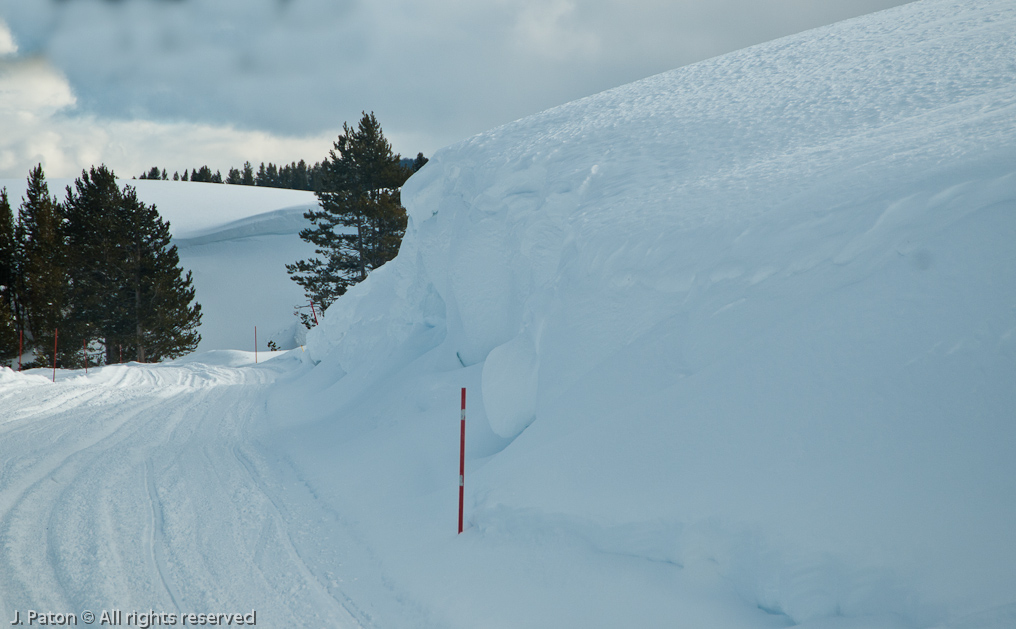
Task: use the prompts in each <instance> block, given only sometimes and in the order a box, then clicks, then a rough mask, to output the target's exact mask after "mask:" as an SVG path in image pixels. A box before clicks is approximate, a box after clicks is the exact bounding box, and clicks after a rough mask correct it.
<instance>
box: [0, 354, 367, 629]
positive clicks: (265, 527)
mask: <svg viewBox="0 0 1016 629" xmlns="http://www.w3.org/2000/svg"><path fill="white" fill-rule="evenodd" d="M220 356H222V357H224V358H225V360H222V361H221V362H222V363H223V364H219V365H208V364H202V363H196V362H182V363H175V364H163V365H137V364H132V365H127V366H110V367H106V368H104V369H101V370H96V369H93V370H91V373H90V374H89V375H88V376H85V375H83V373H81V372H58V374H57V382H56V383H55V384H54V383H52V382H50V381H49V379H48V378H46V377H45V376H44V375H42V374H43V373H44V372H42V371H40V370H36V371H35V372H33V374H29V375H17V376H15V375H12V374H11V372H10V371H7V372H6V375H5V376H4V386H3V387H0V566H2V569H0V608H2V609H3V611H4V616H5V617H7V619H8V621H11V620H13V619H14V618H15V617H16V613H20V614H21V619H22V621H23V622H24V621H25V617H26V614H27V613H28V611H29V610H34V611H36V612H53V613H74V614H78V615H79V617H80V615H81V614H83V613H84V612H85V611H86V610H88V611H91V612H92V613H94V614H96V615H97V616H99V615H100V614H101V613H102V611H104V610H111V609H120V610H123V613H124V614H125V615H126V614H127V613H130V612H131V611H138V612H150V611H155V612H167V613H177V614H187V613H204V614H208V613H227V614H229V613H243V614H249V613H250V612H251V611H253V610H256V611H257V621H258V623H259V624H262V625H267V626H280V625H281V624H285V625H291V626H332V627H342V626H359V625H369V624H370V618H369V616H365V615H364V614H363V612H361V611H359V610H357V609H356V608H355V607H354V606H353V605H352V604H351V603H350V602H349V601H348V599H346V598H345V597H344V596H343V595H342V593H341V588H340V587H339V581H340V579H339V578H338V577H335V576H334V575H331V574H330V573H327V572H324V571H323V569H318V568H316V567H315V566H322V565H325V564H324V562H322V561H320V560H321V559H325V558H324V557H322V556H321V555H320V553H318V552H317V551H316V550H312V547H313V546H314V545H315V544H314V542H313V536H312V535H310V534H309V532H310V530H311V529H313V530H314V531H317V530H319V529H317V528H316V526H317V525H320V522H317V523H309V522H306V518H308V517H315V516H314V515H313V514H312V513H311V512H312V511H313V507H309V509H310V510H311V511H308V510H307V509H308V507H307V506H306V505H307V504H308V501H303V502H301V501H300V497H299V488H297V489H295V490H294V489H293V487H292V485H294V484H297V485H298V482H297V481H295V480H294V478H289V479H286V478H285V474H286V473H285V471H284V470H285V469H288V468H287V467H286V465H285V464H284V462H280V461H278V460H275V461H271V462H269V461H268V460H267V457H270V456H271V455H270V454H267V453H266V452H267V450H266V449H265V448H264V447H263V445H261V443H260V442H259V438H258V435H262V436H263V435H264V434H265V431H264V428H265V425H266V416H265V406H266V404H265V401H266V399H267V395H268V388H269V386H270V385H271V383H272V382H274V381H275V380H276V379H277V378H278V377H279V375H280V374H281V373H284V372H286V371H287V367H286V366H284V365H285V364H286V362H287V361H284V360H279V361H270V362H268V363H264V362H262V364H260V365H257V366H255V365H240V364H238V363H242V362H243V361H242V360H241V358H242V357H243V354H241V353H239V352H226V353H222V354H220ZM273 363H278V364H277V365H274V366H273ZM280 470H281V471H280ZM297 503H299V504H303V505H304V510H303V511H302V512H301V513H300V514H299V517H294V515H296V514H294V513H292V512H287V510H288V509H291V506H287V505H292V504H297ZM309 503H310V504H311V505H313V501H309ZM320 517H327V515H322V516H320ZM308 525H310V526H309V527H308ZM330 528H333V529H334V528H336V527H330ZM346 546H350V545H346ZM352 546H353V547H354V548H355V544H353V545H352ZM309 549H310V550H309ZM308 554H310V555H311V556H312V557H314V558H316V559H317V560H318V561H316V562H314V561H311V562H308V560H307V556H308ZM327 559H328V560H329V561H331V560H334V559H335V558H334V557H328V558H327ZM333 565H334V564H333Z"/></svg>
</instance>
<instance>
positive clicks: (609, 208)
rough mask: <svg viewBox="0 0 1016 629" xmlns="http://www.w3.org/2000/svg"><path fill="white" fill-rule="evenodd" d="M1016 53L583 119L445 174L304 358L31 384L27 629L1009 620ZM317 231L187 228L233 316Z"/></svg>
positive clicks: (6, 467)
mask: <svg viewBox="0 0 1016 629" xmlns="http://www.w3.org/2000/svg"><path fill="white" fill-rule="evenodd" d="M1013 33H1016V2H1012V1H1011V0H984V1H974V2H964V3H956V2H952V1H944V0H922V1H920V2H915V3H912V4H908V5H905V6H902V7H898V8H896V9H892V10H889V11H885V12H881V13H877V14H873V15H870V16H865V17H862V18H858V19H855V20H851V21H847V22H843V23H839V24H836V25H833V26H829V27H825V28H821V29H817V30H813V31H809V32H806V33H802V34H800V35H796V36H793V37H789V38H784V39H781V40H777V41H774V42H770V43H767V44H763V45H760V46H756V47H753V48H749V49H746V50H743V51H740V52H736V53H733V54H730V55H725V56H723V57H718V58H716V59H712V60H709V61H706V62H702V63H699V64H695V65H693V66H688V67H685V68H680V69H677V70H674V71H672V72H668V73H664V74H661V75H658V76H655V77H650V78H648V79H645V80H643V81H640V82H637V83H633V84H630V85H626V86H622V87H619V88H617V89H614V90H610V91H608V92H604V93H602V94H598V95H595V96H592V97H589V98H586V99H583V100H580V101H576V102H573V103H568V104H566V105H563V106H561V107H558V108H555V109H552V110H549V111H546V112H543V113H540V114H537V115H535V116H532V117H529V118H525V119H523V120H520V121H517V122H515V123H512V124H509V125H506V126H504V127H501V128H498V129H494V130H491V131H489V132H487V133H484V134H481V135H479V136H476V137H474V138H471V139H469V140H466V141H464V142H462V143H459V144H456V145H453V146H450V147H447V148H446V149H444V150H442V151H440V152H438V153H436V154H435V155H434V156H433V158H432V159H431V161H430V162H429V163H428V164H427V165H426V166H425V167H424V168H423V169H422V170H421V171H420V172H418V173H417V174H416V175H414V176H413V177H412V178H411V179H410V180H409V182H407V184H406V186H405V188H404V189H403V201H404V203H405V204H406V206H407V208H408V210H409V214H410V225H409V229H408V231H407V235H406V239H405V241H404V242H403V246H402V249H401V251H400V253H399V256H398V258H396V259H395V260H394V261H393V262H391V263H389V264H387V265H385V266H384V267H382V268H380V269H378V270H377V271H375V272H374V273H373V274H372V275H371V277H370V278H369V279H368V281H366V282H364V283H363V284H360V285H358V286H357V287H355V288H353V289H352V290H351V291H350V292H349V293H347V294H346V295H345V296H343V297H342V298H341V299H340V300H339V301H337V302H336V303H335V304H334V305H333V306H332V307H331V308H330V309H329V310H328V311H327V313H326V314H325V316H324V318H323V321H322V324H321V325H320V326H318V327H317V328H315V329H314V330H312V331H311V332H310V333H309V335H308V339H307V345H306V347H305V348H296V349H294V350H292V351H290V352H285V353H273V354H271V355H270V356H268V355H264V354H263V353H259V355H258V357H257V361H258V362H257V363H254V356H253V355H252V353H251V352H244V351H236V350H243V349H248V347H249V346H247V345H246V342H245V340H244V336H245V334H246V331H245V330H243V327H244V325H246V323H244V324H241V323H239V322H236V323H235V327H236V329H237V334H238V336H237V337H236V338H237V339H239V340H238V341H237V342H236V344H235V345H232V346H222V347H221V348H217V349H221V350H222V351H217V352H211V353H199V354H196V355H194V356H190V357H187V358H186V359H181V360H178V361H174V362H172V363H168V364H162V365H138V364H131V365H128V366H114V367H107V368H104V369H101V370H94V369H93V370H92V371H91V372H90V373H89V374H87V375H85V374H83V373H81V372H63V371H60V372H58V375H57V382H56V383H55V384H54V383H51V382H49V381H48V377H49V376H50V372H47V371H45V370H36V371H33V372H29V373H27V374H14V373H11V372H9V371H4V372H0V400H2V401H0V433H2V434H3V439H0V461H3V467H2V469H0V539H2V540H3V543H2V544H0V555H2V557H0V563H2V565H5V566H10V568H9V569H8V570H6V571H0V607H2V608H3V609H4V610H5V611H6V613H7V614H8V615H9V616H11V618H13V610H15V609H21V610H25V609H30V608H36V609H38V608H40V607H44V606H49V607H51V608H53V610H54V611H56V610H64V609H68V610H69V609H84V608H88V606H91V607H93V608H96V609H98V608H100V607H103V606H105V607H107V608H108V607H114V606H119V607H121V608H125V607H129V606H131V605H133V606H136V607H137V608H138V609H141V608H144V609H146V610H147V609H149V608H150V607H154V608H156V609H157V610H165V611H179V612H191V611H193V612H198V613H200V612H205V613H207V612H210V611H222V612H243V613H247V612H248V611H249V610H250V609H252V608H256V609H257V610H258V614H259V618H258V619H259V621H262V619H263V622H264V623H265V624H266V625H267V626H364V627H390V626H412V627H477V626H484V627H519V626H533V627H557V626H591V627H617V626H689V627H716V628H719V629H724V628H728V627H729V628H734V627H737V628H741V627H752V628H756V627H757V628H762V627H786V626H801V627H805V628H807V629H858V628H862V627H863V628H893V629H896V628H916V627H940V628H946V627H948V628H952V629H974V628H988V629H1002V628H1008V627H1011V626H1013V624H1014V622H1016V597H1014V594H1013V592H1016V533H1014V530H1013V527H1012V525H1011V524H1012V522H1014V521H1016V463H1013V461H1014V460H1016V457H1014V456H1013V454H1014V452H1016V425H1014V424H1013V422H1012V419H1013V417H1016V388H1014V386H1013V384H1014V383H1016V283H1014V281H1013V279H1014V277H1016V249H1014V247H1013V246H1012V243H1013V242H1014V238H1016V148H1014V147H1016V142H1014V140H1016V125H1014V124H1013V120H1016V116H1014V114H1016V87H1014V86H1013V83H1012V80H1011V78H1012V76H1013V73H1014V70H1016V66H1014V64H1013V61H1012V59H1013V57H1012V50H1013V44H1014V41H1013ZM139 183H141V182H139ZM154 183H158V182H154ZM178 185H179V186H181V187H179V188H172V189H171V188H168V187H167V188H166V190H172V191H173V194H176V192H175V191H177V190H185V188H183V187H182V184H178ZM192 185H193V184H192ZM218 188H229V186H218ZM139 192H140V188H139ZM254 192H256V189H255V190H254ZM142 198H145V197H142ZM309 202H312V200H302V201H301V200H297V201H289V200H285V201H282V200H281V199H279V200H276V199H272V200H271V202H270V203H268V202H266V204H265V205H264V206H259V207H258V208H256V209H254V208H253V206H252V208H251V209H250V210H249V211H247V213H244V214H242V215H240V214H230V215H229V216H228V217H227V216H226V214H223V215H222V218H221V220H219V218H216V219H215V220H212V219H211V218H207V217H206V216H205V215H202V216H201V218H202V220H206V222H204V223H200V221H197V220H195V221H194V223H193V224H192V226H191V227H188V230H189V231H187V232H186V233H185V234H181V233H180V232H174V233H175V236H176V237H177V238H179V242H180V243H182V244H181V251H182V252H186V251H187V250H188V249H189V250H190V251H191V253H190V254H189V256H190V257H189V258H188V259H189V260H190V262H189V264H193V265H195V266H194V268H195V269H200V268H201V266H200V265H201V264H205V265H206V268H208V269H209V270H210V271H209V275H217V277H218V278H219V280H218V281H220V285H219V286H217V287H215V288H213V289H212V290H211V291H208V290H205V291H204V292H203V289H202V284H200V283H199V284H198V299H199V301H201V300H202V299H204V300H206V301H204V302H203V303H206V304H207V306H206V307H207V308H208V312H213V311H219V312H230V311H231V308H233V307H234V306H233V305H232V304H230V306H229V307H226V305H225V304H226V302H232V301H233V300H236V299H240V298H241V297H240V296H239V295H238V294H235V293H239V292H241V291H242V290H247V291H248V292H250V291H249V289H250V288H251V287H252V286H257V283H256V282H255V281H252V278H259V277H260V274H261V273H265V274H267V273H268V272H269V268H268V262H269V261H268V260H267V258H268V257H269V256H275V255H278V256H280V257H281V254H282V252H283V251H284V250H285V248H286V247H289V246H295V242H294V241H296V239H295V237H294V233H295V231H296V225H297V223H298V220H297V219H296V217H295V215H294V212H295V210H291V209H287V208H294V207H297V206H299V205H300V204H301V203H309ZM252 203H253V201H252ZM172 205H173V203H171V202H167V203H166V206H167V207H170V206H172ZM182 206H183V205H181V207H182ZM161 209H162V206H161V205H160V210H161ZM231 211H232V210H231ZM245 211H246V210H245ZM243 247H248V248H247V249H244V248H243ZM202 248H204V249H202ZM276 249H277V251H275V250H276ZM259 252H260V255H261V256H262V257H263V258H265V260H264V266H258V265H259V264H261V258H259ZM286 253H287V255H291V254H290V253H289V252H286ZM287 261H289V260H287ZM234 273H235V274H236V275H233V274H234ZM196 277H198V276H197V272H196ZM232 277H236V278H237V279H236V280H232V279H230V278H232ZM266 277H267V275H266ZM264 281H266V282H269V283H271V282H275V281H276V280H274V279H273V280H264ZM279 281H281V280H279ZM286 281H288V280H286ZM290 283H291V282H290ZM266 285H268V284H266ZM270 285H271V286H274V284H270ZM209 286H210V284H209ZM230 286H236V287H237V289H236V291H235V293H230V292H229V287H230ZM294 286H295V285H294ZM276 294H277V293H276V291H275V290H274V289H272V290H268V291H265V292H263V293H260V294H258V295H257V296H256V297H247V298H246V299H248V300H249V301H247V302H243V303H246V304H253V302H255V301H263V302H265V303H268V302H274V301H278V299H277V298H276ZM287 300H288V301H286V302H285V307H286V308H290V309H291V308H292V305H293V304H294V303H296V302H294V301H292V299H290V298H288V297H287ZM238 303H239V302H238ZM246 307H248V308H255V307H256V304H254V305H248V306H246ZM237 316H238V315H237ZM244 316H246V315H244ZM264 318H268V317H267V315H265V317H264ZM224 320H225V318H224ZM210 321H212V320H211V319H210ZM217 327H222V328H226V327H228V326H227V324H226V323H224V322H219V323H214V325H212V329H215V328H217ZM259 332H260V330H259ZM223 338H225V336H223ZM227 349H228V350H233V351H227ZM460 387H465V388H466V389H467V444H466V455H467V460H466V474H465V488H466V489H465V507H466V530H465V532H464V533H463V534H462V535H457V534H456V530H455V519H456V508H457V491H458V490H457V487H458V447H459V442H458V436H459V433H458V431H459V389H460ZM209 481H211V482H209ZM113 497H115V499H114V498H113ZM39 522H46V523H47V526H48V528H46V529H44V528H43V527H40V526H38V523H39ZM33 606H34V607H33Z"/></svg>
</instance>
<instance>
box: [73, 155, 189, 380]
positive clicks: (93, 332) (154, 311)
mask: <svg viewBox="0 0 1016 629" xmlns="http://www.w3.org/2000/svg"><path fill="white" fill-rule="evenodd" d="M64 205H65V207H66V214H67V228H66V232H67V242H68V246H69V251H70V252H71V254H70V255H71V259H72V261H73V264H71V269H72V273H71V275H72V278H71V283H72V293H71V296H72V302H71V307H70V308H69V315H68V323H67V325H66V327H67V329H68V334H67V335H66V336H67V337H68V342H72V343H73V344H74V347H76V348H80V347H81V345H82V342H84V343H86V344H88V345H89V346H93V345H95V344H99V345H101V346H102V347H103V348H104V350H105V356H104V360H105V362H107V363H110V362H116V361H117V360H118V358H119V353H120V348H121V347H122V348H123V349H124V350H127V353H128V355H133V356H135V357H136V358H137V360H138V361H142V362H144V361H158V360H162V359H164V358H173V357H176V356H180V355H182V354H185V353H187V352H189V351H193V350H194V348H195V347H197V343H198V341H199V340H200V336H199V335H198V333H197V331H196V328H197V326H198V325H199V323H200V321H201V307H200V306H199V305H197V304H194V305H191V302H192V301H193V299H194V288H193V286H192V285H191V284H192V278H191V275H190V273H188V274H187V275H186V276H184V275H183V270H182V269H181V268H180V266H179V262H180V258H179V255H178V254H177V251H176V246H175V245H172V244H171V243H170V235H169V225H168V224H166V223H165V222H163V221H162V219H161V218H160V217H159V214H158V211H157V210H156V209H155V207H154V206H149V205H146V204H144V203H142V202H140V201H139V200H138V198H137V193H136V191H135V190H134V188H131V187H129V186H127V187H124V189H123V190H120V189H119V188H118V187H117V182H116V176H115V175H114V174H113V172H112V171H111V170H109V169H108V168H106V167H105V166H100V167H99V168H92V169H91V170H90V171H89V172H82V174H81V178H79V179H78V180H76V181H75V187H74V189H71V188H68V190H67V200H66V202H65V204H64ZM62 338H63V337H62Z"/></svg>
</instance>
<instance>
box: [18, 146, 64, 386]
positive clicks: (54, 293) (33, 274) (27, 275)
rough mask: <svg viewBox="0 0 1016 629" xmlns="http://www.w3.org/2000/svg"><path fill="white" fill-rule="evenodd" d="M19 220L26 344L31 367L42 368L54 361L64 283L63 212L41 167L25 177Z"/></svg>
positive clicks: (61, 316) (62, 308) (37, 167)
mask: <svg viewBox="0 0 1016 629" xmlns="http://www.w3.org/2000/svg"><path fill="white" fill-rule="evenodd" d="M19 218H20V229H19V230H18V232H19V233H18V234H17V240H18V242H19V243H21V260H22V263H23V265H24V266H23V271H22V278H23V280H24V288H23V295H22V297H21V301H22V304H21V306H22V308H23V309H24V313H25V319H26V321H25V323H26V324H27V325H26V326H25V328H26V343H29V342H30V344H31V347H32V348H34V349H35V352H36V357H37V360H36V362H35V363H34V364H36V365H39V366H43V367H45V366H49V365H51V364H52V361H53V340H54V338H53V336H54V334H55V333H56V332H55V330H56V329H57V328H58V327H59V325H60V323H61V322H62V319H63V312H64V306H65V302H66V293H67V280H66V276H65V273H66V247H65V245H64V236H63V210H62V208H61V207H60V205H59V204H58V203H57V201H56V199H55V198H53V197H51V196H50V194H49V184H47V183H46V175H45V173H44V172H43V170H42V165H41V164H39V165H38V166H36V167H35V168H33V169H32V170H31V171H30V173H29V175H28V190H27V191H26V192H25V197H24V198H23V199H22V202H21V207H20V209H19Z"/></svg>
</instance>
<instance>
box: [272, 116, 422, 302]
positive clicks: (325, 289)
mask: <svg viewBox="0 0 1016 629" xmlns="http://www.w3.org/2000/svg"><path fill="white" fill-rule="evenodd" d="M399 161H400V157H399V155H398V154H396V153H393V152H392V147H391V144H390V143H389V142H388V140H386V139H385V137H384V134H383V133H382V131H381V125H380V124H379V123H378V121H377V118H375V116H374V114H373V113H370V114H367V113H364V114H363V118H361V120H360V122H359V125H358V126H357V128H356V129H353V128H351V127H350V126H349V125H348V124H343V133H342V134H341V135H339V138H338V140H337V141H336V142H335V144H334V148H333V150H331V151H330V152H329V156H328V159H326V160H325V163H324V164H323V171H324V172H323V175H322V181H321V186H322V189H321V190H320V191H317V192H315V194H316V195H317V198H318V201H319V203H320V206H321V209H320V210H312V211H310V212H307V213H306V214H305V215H304V216H306V217H307V218H308V219H310V221H311V222H312V223H314V227H313V228H312V229H305V230H303V231H301V232H300V237H301V238H302V239H304V240H306V241H308V242H310V243H312V244H314V245H316V247H317V249H316V250H315V252H316V253H317V254H318V255H320V256H322V257H321V258H311V259H308V260H301V261H298V262H296V263H294V264H287V265H286V270H287V271H289V273H290V274H291V275H292V276H293V281H295V282H296V283H298V284H300V286H303V288H304V291H305V293H306V294H307V296H308V297H309V298H310V299H311V300H313V301H314V302H315V303H320V304H322V305H323V306H325V307H327V306H328V305H330V304H331V303H332V302H334V301H335V300H336V299H337V298H338V297H340V296H341V295H343V294H344V293H345V292H346V290H347V289H348V288H349V287H350V286H352V285H354V284H356V283H358V282H362V281H363V280H364V279H366V278H367V274H368V273H369V272H370V271H372V270H374V269H376V268H377V267H379V266H381V265H382V264H384V263H385V262H387V261H389V260H391V259H392V258H394V257H395V255H396V254H397V253H398V249H399V245H400V244H401V242H402V236H403V234H405V230H406V211H405V208H403V207H402V205H401V202H400V197H399V188H400V187H401V186H402V184H403V183H404V182H405V180H406V179H407V178H408V177H409V174H410V171H409V170H407V169H405V168H403V167H401V166H400V165H399Z"/></svg>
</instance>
